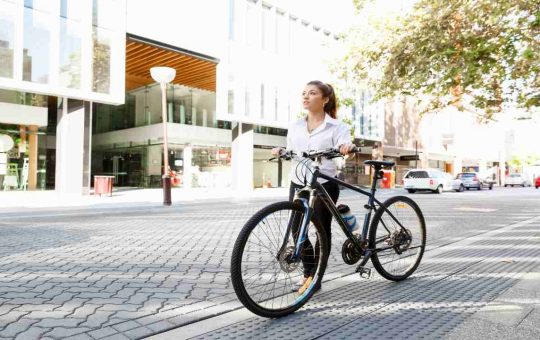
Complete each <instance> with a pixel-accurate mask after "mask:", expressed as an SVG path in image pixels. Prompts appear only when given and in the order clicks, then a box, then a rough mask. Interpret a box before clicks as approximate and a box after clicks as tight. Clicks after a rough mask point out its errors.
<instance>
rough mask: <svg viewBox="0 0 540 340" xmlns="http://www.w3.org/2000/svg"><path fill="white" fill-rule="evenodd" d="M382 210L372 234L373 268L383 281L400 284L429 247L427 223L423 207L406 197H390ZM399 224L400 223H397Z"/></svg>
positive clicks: (375, 221)
mask: <svg viewBox="0 0 540 340" xmlns="http://www.w3.org/2000/svg"><path fill="white" fill-rule="evenodd" d="M383 206H384V207H385V208H386V210H385V209H383V208H382V207H380V208H379V209H378V210H377V212H376V213H375V216H374V217H373V221H372V222H371V227H370V232H369V246H370V248H371V249H374V251H373V253H372V255H371V262H372V263H373V267H375V269H376V270H377V272H378V273H379V274H381V276H382V277H384V278H386V279H388V280H392V281H401V280H404V279H406V278H407V277H409V276H410V275H411V274H412V273H413V272H414V271H415V270H416V268H417V267H418V265H419V264H420V261H421V260H422V256H423V255H424V249H425V246H426V223H425V220H424V215H423V214H422V211H421V210H420V207H418V205H417V204H416V203H415V202H414V201H413V200H412V199H410V198H408V197H405V196H395V197H391V198H389V199H388V200H386V201H385V202H384V203H383ZM398 222H399V223H398Z"/></svg>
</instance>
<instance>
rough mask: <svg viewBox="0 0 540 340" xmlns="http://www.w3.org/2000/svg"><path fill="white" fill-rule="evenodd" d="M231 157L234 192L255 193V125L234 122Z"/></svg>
mask: <svg viewBox="0 0 540 340" xmlns="http://www.w3.org/2000/svg"><path fill="white" fill-rule="evenodd" d="M231 157H232V158H231V167H232V176H233V178H232V188H233V190H235V191H236V192H237V193H238V194H242V193H249V192H251V191H253V125H251V124H245V123H238V122H233V128H232V147H231Z"/></svg>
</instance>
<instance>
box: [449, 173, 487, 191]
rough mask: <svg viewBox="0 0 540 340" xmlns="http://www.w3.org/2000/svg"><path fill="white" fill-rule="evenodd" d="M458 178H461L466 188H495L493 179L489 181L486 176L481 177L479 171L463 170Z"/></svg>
mask: <svg viewBox="0 0 540 340" xmlns="http://www.w3.org/2000/svg"><path fill="white" fill-rule="evenodd" d="M457 178H459V179H461V181H462V182H463V186H465V189H467V190H469V189H471V188H473V189H476V190H482V189H483V188H489V190H492V189H493V183H494V182H493V181H489V180H487V179H486V178H482V177H480V175H479V174H478V173H477V172H462V173H460V174H458V175H457Z"/></svg>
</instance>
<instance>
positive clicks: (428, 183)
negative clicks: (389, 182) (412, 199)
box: [403, 169, 464, 194]
mask: <svg viewBox="0 0 540 340" xmlns="http://www.w3.org/2000/svg"><path fill="white" fill-rule="evenodd" d="M403 188H404V189H405V190H407V191H408V192H409V193H411V194H412V193H414V192H416V191H421V190H427V191H433V192H434V193H438V194H440V193H442V192H443V191H452V190H455V191H459V192H461V191H463V190H464V186H463V183H462V182H461V180H459V179H454V177H453V176H452V175H450V174H448V173H445V172H443V171H441V170H439V169H412V170H409V171H408V172H407V173H406V174H405V177H404V178H403Z"/></svg>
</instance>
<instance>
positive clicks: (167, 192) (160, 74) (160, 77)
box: [150, 67, 176, 205]
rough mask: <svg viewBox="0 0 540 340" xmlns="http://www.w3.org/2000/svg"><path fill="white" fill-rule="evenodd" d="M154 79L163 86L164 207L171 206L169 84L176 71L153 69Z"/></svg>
mask: <svg viewBox="0 0 540 340" xmlns="http://www.w3.org/2000/svg"><path fill="white" fill-rule="evenodd" d="M150 75H151V76H152V79H154V80H155V81H157V82H158V83H159V85H160V86H161V104H162V108H161V113H162V117H163V118H162V120H163V177H162V182H163V205H171V177H170V175H169V140H168V138H167V84H168V83H170V82H171V81H172V80H173V79H174V77H175V76H176V70H175V69H174V68H170V67H152V68H151V69H150Z"/></svg>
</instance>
